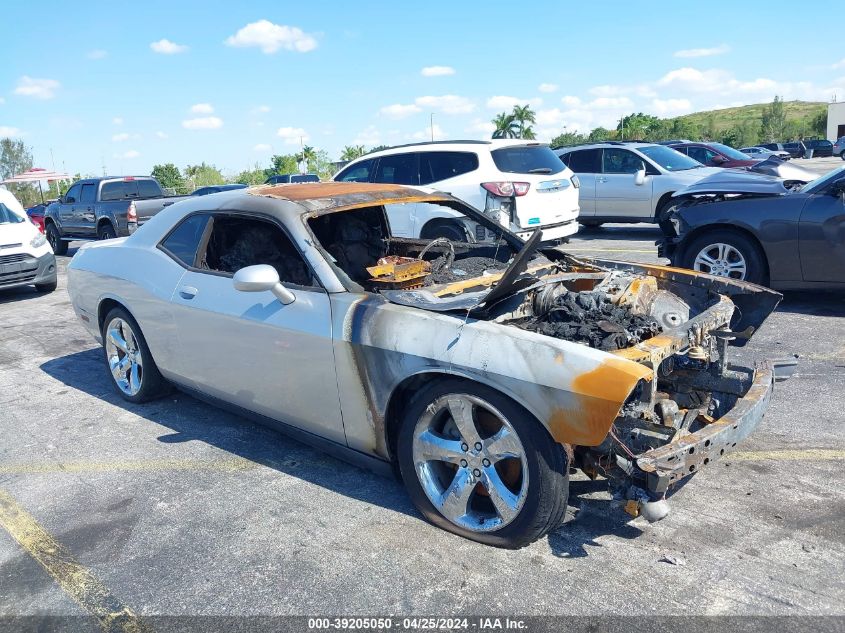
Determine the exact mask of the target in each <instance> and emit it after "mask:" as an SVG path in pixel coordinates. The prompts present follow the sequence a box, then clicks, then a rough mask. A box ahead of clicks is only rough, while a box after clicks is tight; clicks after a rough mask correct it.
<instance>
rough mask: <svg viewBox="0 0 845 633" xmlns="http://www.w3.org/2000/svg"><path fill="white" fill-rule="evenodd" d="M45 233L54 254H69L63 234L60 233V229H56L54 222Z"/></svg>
mask: <svg viewBox="0 0 845 633" xmlns="http://www.w3.org/2000/svg"><path fill="white" fill-rule="evenodd" d="M45 233H46V234H47V241H48V242H49V243H50V247H51V248H52V249H53V254H55V255H65V254H66V253H67V242H65V241H64V240H62V234H61V233H59V229H57V228H56V225H55V224H53V223H52V222H48V223H47V230H46V231H45Z"/></svg>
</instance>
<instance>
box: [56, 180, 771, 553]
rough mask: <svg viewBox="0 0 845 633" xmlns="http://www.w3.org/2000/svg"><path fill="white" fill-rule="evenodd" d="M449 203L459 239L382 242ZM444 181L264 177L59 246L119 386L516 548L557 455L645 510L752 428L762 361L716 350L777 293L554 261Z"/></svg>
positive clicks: (765, 396)
mask: <svg viewBox="0 0 845 633" xmlns="http://www.w3.org/2000/svg"><path fill="white" fill-rule="evenodd" d="M391 205H402V206H403V208H405V209H406V210H408V212H409V213H413V211H414V209H413V207H414V206H415V205H439V206H442V207H448V208H450V209H452V210H455V211H458V212H460V213H461V214H462V215H463V218H464V222H465V225H466V240H465V241H460V242H456V241H451V240H448V239H444V238H438V239H435V240H431V241H429V240H415V239H406V238H399V237H395V236H393V235H392V234H391V231H390V225H389V222H388V214H387V212H386V209H387V208H389V207H390V206H391ZM541 239H542V237H541V235H540V233H539V232H537V233H536V234H535V235H534V236H533V237H531V238H530V239H529V240H528V241H527V242H523V241H522V240H521V239H520V238H519V237H517V235H516V234H514V233H512V232H511V231H508V230H507V229H505V228H503V227H502V226H501V225H500V224H499V222H498V218H495V219H494V218H490V217H488V216H486V215H485V214H484V213H482V212H480V211H476V210H474V209H472V208H470V207H467V206H466V205H465V204H464V203H463V202H461V201H459V200H458V199H456V198H453V197H452V196H450V195H448V194H444V193H439V192H434V191H430V190H422V189H414V188H410V187H404V186H399V185H377V184H362V183H314V184H293V185H272V186H262V187H254V188H250V189H248V190H240V191H232V192H225V193H219V194H214V195H210V196H203V197H200V198H197V199H194V200H189V201H185V202H180V203H177V204H175V205H173V206H171V207H169V208H168V209H166V210H164V211H163V212H161V213H160V214H158V215H156V216H155V217H154V218H152V219H151V220H150V221H149V222H148V223H146V224H145V225H144V226H143V227H141V228H140V229H139V230H138V231H137V232H136V233H135V234H133V235H132V236H130V237H128V238H120V239H115V240H107V241H102V242H94V243H90V244H87V245H86V246H84V247H83V248H81V249H80V250H79V251H78V252H77V254H76V255H75V256H74V258H73V260H72V262H71V263H70V266H69V271H68V290H69V293H70V296H71V300H72V303H73V306H74V309H75V311H76V313H77V315H78V316H79V318H80V319H81V320H82V322H83V324H84V325H85V326H86V327H87V328H88V329H89V330H90V332H91V334H92V335H93V336H94V337H96V338H97V339H98V340H99V341H101V342H102V345H103V349H104V353H105V361H106V363H107V365H108V369H109V375H110V376H111V378H110V380H111V381H112V383H113V384H114V387H115V388H116V389H117V391H118V392H119V393H120V395H121V396H122V397H123V398H125V399H126V400H129V401H131V402H142V401H145V400H148V399H151V398H155V397H157V396H160V395H162V394H164V393H166V392H167V391H168V390H169V389H171V388H172V387H174V386H175V387H178V388H179V389H183V390H185V391H188V392H190V393H193V394H196V395H197V396H199V397H201V398H204V399H207V400H209V401H212V402H214V403H218V404H220V405H221V406H225V407H228V408H230V409H233V410H235V411H238V412H241V413H243V414H244V415H246V416H247V417H250V418H252V419H256V420H259V421H262V422H264V423H267V424H271V425H273V426H276V427H278V428H280V429H282V430H284V431H286V432H288V433H290V434H292V435H294V436H295V437H298V438H300V439H302V440H304V441H306V442H310V443H312V444H315V445H317V446H319V447H322V448H324V449H325V450H327V451H329V452H332V453H334V454H336V455H338V456H340V457H344V458H346V459H348V460H351V461H353V462H356V463H358V464H360V465H363V466H365V467H370V468H373V469H376V470H385V471H388V472H389V471H391V470H393V471H394V472H397V473H398V474H399V475H400V476H401V478H402V480H403V481H404V483H405V485H406V487H407V489H408V492H409V494H410V496H411V498H412V499H413V501H414V503H415V504H416V506H417V507H418V508H419V510H420V512H421V513H422V514H423V515H424V516H425V517H426V518H427V519H429V520H430V521H431V522H432V523H434V524H436V525H438V526H440V527H442V528H444V529H446V530H449V531H452V532H454V533H456V534H459V535H462V536H464V537H467V538H470V539H474V540H476V541H480V542H482V543H487V544H491V545H496V546H501V547H521V546H523V545H525V544H527V543H530V542H531V541H533V540H535V539H537V538H538V537H540V536H542V535H543V534H545V533H546V532H548V531H549V530H552V529H555V528H556V527H557V526H558V525H559V524H560V523H561V521H562V519H563V516H564V510H565V508H566V502H567V495H568V486H569V472H570V468H580V469H582V470H583V471H584V472H585V473H586V474H587V475H588V476H590V477H593V478H595V477H603V478H606V479H607V481H608V483H609V485H610V487H611V491H612V492H613V494H614V495H615V496H616V497H617V498H618V499H619V500H620V501H621V502H626V503H627V505H626V508H627V509H628V510H629V511H631V512H632V513H636V512H642V513H643V514H644V515H645V516H647V518H650V519H655V518H660V517H661V516H662V515H663V514H665V512H666V508H667V504H666V497H667V495H669V494H671V492H672V490H673V488H674V487H675V486H677V485H678V484H679V483H680V482H682V481H683V480H684V479H685V478H687V477H689V476H690V475H692V474H694V473H695V472H697V471H698V470H699V469H701V468H704V467H706V466H707V464H708V463H710V462H713V461H715V460H717V459H718V458H719V457H720V456H721V455H723V454H724V453H725V452H727V451H730V450H731V449H732V448H734V447H735V446H736V445H737V443H738V442H740V441H741V440H742V439H743V438H744V437H746V436H747V435H748V434H749V433H750V432H751V431H752V430H753V429H754V428H755V427H756V425H757V424H758V422H759V421H760V419H761V418H762V416H763V414H764V411H765V409H766V407H767V404H768V402H769V398H770V395H771V392H772V387H773V384H774V381H775V375H776V373H778V372H777V368H776V366H775V364H773V363H771V362H768V361H764V362H761V363H759V364H758V365H757V366H755V367H753V368H745V367H738V366H734V365H733V364H731V363H730V362H729V358H728V349H729V347H730V346H742V345H745V344H746V342H747V341H748V339H749V337H750V336H751V334H752V333H753V332H754V331H755V330H756V329H757V328H758V327H759V326H760V324H761V323H762V322H763V320H764V319H765V318H766V316H767V315H768V314H769V313H770V312H771V311H772V310H773V309H774V307H775V306H776V305H777V303H778V301H779V299H780V295H779V294H777V293H775V292H773V291H770V290H767V289H765V288H761V287H759V286H755V285H752V284H749V283H746V282H742V281H735V280H730V279H722V278H717V277H713V276H709V275H703V274H696V273H692V272H690V271H682V270H676V269H672V268H665V267H660V266H644V265H635V264H628V263H623V262H613V261H602V262H599V261H590V260H584V259H576V258H574V257H572V256H570V255H568V254H566V253H565V252H563V251H562V250H558V249H556V248H544V247H542V246H541V243H542V242H541Z"/></svg>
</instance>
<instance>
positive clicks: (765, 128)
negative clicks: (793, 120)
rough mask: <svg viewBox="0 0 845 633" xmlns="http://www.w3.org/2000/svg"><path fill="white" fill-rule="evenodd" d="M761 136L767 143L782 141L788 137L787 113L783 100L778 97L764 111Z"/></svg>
mask: <svg viewBox="0 0 845 633" xmlns="http://www.w3.org/2000/svg"><path fill="white" fill-rule="evenodd" d="M760 136H761V137H763V139H764V140H765V141H766V142H767V143H771V142H774V141H781V140H783V139H784V138H785V136H786V112H785V110H784V108H783V99H781V98H780V97H779V96H777V95H775V98H774V101H772V102H771V103H770V104H769V105H768V106H767V107H766V108H765V109H764V110H763V117H762V121H761V123H760Z"/></svg>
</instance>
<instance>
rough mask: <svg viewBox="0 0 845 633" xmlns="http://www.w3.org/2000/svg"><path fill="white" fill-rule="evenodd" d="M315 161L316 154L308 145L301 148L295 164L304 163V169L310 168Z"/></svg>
mask: <svg viewBox="0 0 845 633" xmlns="http://www.w3.org/2000/svg"><path fill="white" fill-rule="evenodd" d="M316 160H317V152H316V151H315V150H314V148H313V147H311V146H310V145H306V146H305V147H303V148H302V151H301V152H299V153H298V154H297V155H296V162H297V163H305V165H306V168H310V167H311V165H312V164H313V163H314V161H316Z"/></svg>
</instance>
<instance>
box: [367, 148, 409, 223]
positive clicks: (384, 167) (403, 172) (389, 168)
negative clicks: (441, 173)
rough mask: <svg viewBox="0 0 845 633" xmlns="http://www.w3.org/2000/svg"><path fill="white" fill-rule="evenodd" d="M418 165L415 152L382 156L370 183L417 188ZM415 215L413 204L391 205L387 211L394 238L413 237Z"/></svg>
mask: <svg viewBox="0 0 845 633" xmlns="http://www.w3.org/2000/svg"><path fill="white" fill-rule="evenodd" d="M419 165H420V163H419V154H418V153H417V152H409V153H405V154H391V155H389V156H382V157H381V158H379V159H378V165H377V166H376V169H375V173H374V174H373V177H372V182H380V183H388V184H395V185H413V186H419V184H420V166H419ZM415 214H416V204H415V203H413V202H409V203H407V204H391V205H390V206H389V207H388V210H387V219H388V221H389V222H390V233H391V234H392V235H395V236H396V237H415V236H414V216H415Z"/></svg>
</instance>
